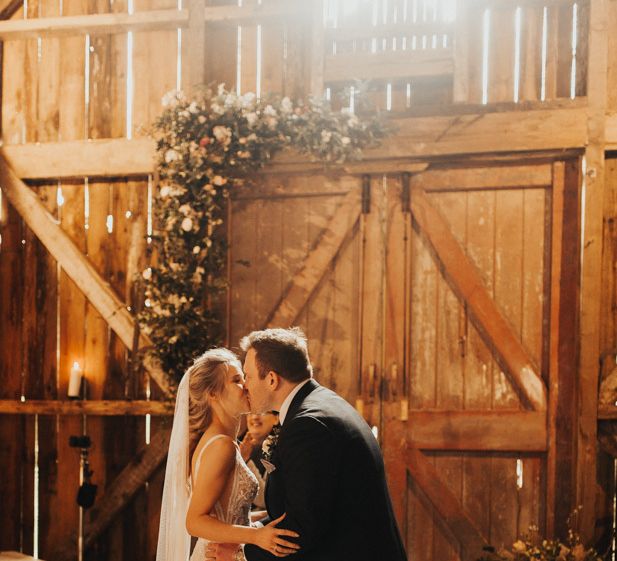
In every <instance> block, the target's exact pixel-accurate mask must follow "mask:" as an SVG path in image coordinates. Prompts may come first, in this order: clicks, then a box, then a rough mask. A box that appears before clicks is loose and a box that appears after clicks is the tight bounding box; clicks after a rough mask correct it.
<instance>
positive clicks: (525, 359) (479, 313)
mask: <svg viewBox="0 0 617 561" xmlns="http://www.w3.org/2000/svg"><path fill="white" fill-rule="evenodd" d="M411 208H412V212H413V215H414V220H415V221H416V223H417V224H418V226H419V227H420V229H421V230H422V232H423V233H424V234H425V235H426V237H427V239H428V241H429V243H430V244H431V246H432V247H433V248H434V250H435V252H436V254H437V257H438V259H439V260H440V262H441V263H442V265H443V267H444V269H445V271H444V272H445V274H446V275H447V277H448V278H449V280H450V282H451V283H452V284H453V285H454V287H455V290H456V291H457V292H458V294H459V296H460V297H461V298H462V299H463V300H464V301H465V302H466V304H467V307H468V309H469V312H470V313H471V314H472V316H473V317H474V318H475V320H476V323H477V327H478V328H479V329H480V330H481V332H482V333H483V336H484V337H485V339H486V340H488V341H490V344H491V346H492V347H493V349H494V350H495V352H496V353H497V356H498V358H499V359H500V360H501V362H502V363H503V366H504V369H505V370H506V371H507V372H506V373H507V375H508V377H509V378H510V381H511V382H512V384H513V385H514V387H515V389H516V390H517V391H518V392H519V394H520V396H521V399H522V400H523V401H524V402H525V403H526V405H527V407H531V408H533V409H536V410H543V409H545V408H546V388H545V386H544V383H543V381H542V379H541V378H540V376H539V374H538V373H537V370H536V367H535V366H534V364H533V360H532V359H531V357H530V356H529V354H528V353H527V351H526V349H524V348H523V346H522V344H521V342H520V340H519V338H518V336H517V335H516V333H514V331H513V329H512V327H511V326H510V324H509V323H508V321H507V320H506V319H505V317H504V316H503V314H502V312H501V311H500V310H499V309H498V308H497V306H496V305H495V302H494V301H493V299H492V298H491V296H490V294H489V292H488V291H487V289H486V287H485V283H484V282H483V281H482V279H481V277H480V275H479V273H478V271H477V269H476V267H475V266H474V265H473V263H472V262H471V261H470V259H469V257H468V256H467V255H466V253H465V252H464V250H463V249H462V248H461V247H460V245H459V244H458V242H457V241H456V239H455V238H454V236H453V235H452V233H451V231H450V228H449V226H448V223H447V222H446V221H445V219H444V218H443V217H442V216H441V214H440V213H439V212H438V211H437V210H436V209H435V207H434V206H433V205H432V204H431V202H430V201H429V200H428V198H427V196H426V194H425V193H424V192H423V191H422V190H420V189H416V190H414V192H413V194H412V197H411Z"/></svg>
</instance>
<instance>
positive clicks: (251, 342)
mask: <svg viewBox="0 0 617 561" xmlns="http://www.w3.org/2000/svg"><path fill="white" fill-rule="evenodd" d="M240 347H241V349H242V350H243V351H244V352H245V353H247V352H248V351H249V349H255V362H256V364H257V370H258V372H259V377H260V378H264V377H265V376H266V374H267V373H268V372H270V371H271V370H272V371H274V372H276V373H277V374H278V375H279V376H281V377H282V378H284V379H285V380H287V381H289V382H293V383H297V382H302V381H303V380H306V379H307V378H310V377H312V375H313V367H312V366H311V361H310V360H309V355H308V347H307V344H306V335H304V333H303V331H302V330H301V329H300V328H299V327H291V328H289V329H282V328H273V329H263V330H261V331H253V332H252V333H249V334H248V335H247V336H246V337H243V338H242V340H241V341H240Z"/></svg>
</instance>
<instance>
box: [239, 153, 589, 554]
mask: <svg viewBox="0 0 617 561" xmlns="http://www.w3.org/2000/svg"><path fill="white" fill-rule="evenodd" d="M579 175H580V174H579V169H578V162H576V161H573V162H547V161H543V162H541V163H524V164H523V163H516V162H505V163H504V162H502V163H500V164H499V165H481V164H476V165H474V166H469V165H467V166H463V165H459V166H455V165H453V164H450V165H449V166H448V167H445V166H444V167H440V166H438V165H434V164H433V165H431V166H430V167H428V166H426V165H419V164H415V165H414V166H413V167H412V166H410V167H409V172H408V173H397V174H388V175H381V174H379V175H378V174H372V175H362V174H354V175H339V176H326V175H322V174H321V173H318V172H315V173H310V174H309V173H307V174H305V175H302V174H298V173H296V174H291V175H282V174H278V175H271V176H269V177H267V178H266V179H265V180H264V181H263V183H262V184H261V185H260V186H258V187H256V188H255V187H253V188H252V189H251V190H250V192H249V191H248V190H247V191H245V192H243V193H238V194H237V196H236V198H235V199H234V200H233V201H232V212H231V221H230V224H231V231H230V240H231V254H230V255H231V267H230V275H231V278H230V281H231V282H230V286H231V290H230V313H229V339H230V344H231V345H232V346H233V345H235V344H237V341H238V339H239V338H240V337H241V336H242V335H243V334H246V333H247V332H248V331H250V330H252V329H259V328H262V327H265V326H267V325H273V326H287V325H299V326H301V327H302V328H303V329H304V330H305V331H306V333H307V335H308V337H309V348H310V352H311V358H312V361H313V364H314V367H315V374H316V377H317V379H318V380H319V381H320V382H321V383H322V384H324V385H326V386H328V387H331V388H332V389H334V390H336V391H337V392H339V393H340V394H341V395H342V396H343V397H345V398H346V399H347V400H348V401H349V402H350V403H352V404H353V405H355V406H356V407H357V408H358V410H359V411H360V412H361V413H362V414H363V416H364V417H365V419H366V420H367V422H368V423H369V424H370V425H371V427H372V428H373V430H374V432H375V434H376V436H377V437H378V439H379V441H380V444H381V446H382V450H383V453H384V457H385V461H386V468H387V472H388V479H389V485H390V490H391V494H392V499H393V502H394V506H395V510H396V513H397V517H398V520H399V524H400V527H401V531H402V533H403V535H404V539H405V542H406V545H407V549H408V553H409V558H410V559H416V560H419V561H424V560H426V561H428V560H437V561H438V560H442V559H444V560H446V559H447V560H450V559H459V558H460V559H464V560H467V559H475V558H476V556H478V555H479V554H480V553H481V550H482V547H483V546H485V545H487V544H491V545H494V546H496V547H501V546H503V545H508V544H511V543H512V542H513V541H514V540H515V539H516V538H517V536H520V535H522V534H524V533H526V532H527V530H528V528H529V526H530V525H535V526H538V527H539V528H540V530H541V531H543V532H544V531H545V530H546V531H547V532H548V533H549V534H551V533H553V532H558V533H563V532H562V530H563V524H564V523H565V520H566V517H567V515H568V513H569V511H570V509H571V508H572V507H573V506H574V505H573V504H571V501H572V499H571V497H572V495H573V493H572V488H573V487H572V485H573V472H572V466H573V465H574V462H573V461H572V457H573V449H574V447H573V436H572V430H571V428H570V427H571V426H572V425H571V422H572V419H573V418H574V412H575V407H576V405H575V399H574V396H575V394H574V384H575V381H574V380H575V366H576V345H575V341H574V337H575V334H576V313H575V309H576V294H577V278H578V277H577V271H578V255H579V252H578V231H579V227H578V218H577V217H578V191H579V189H578V183H579ZM549 412H550V414H549ZM558 465H559V466H560V468H559V469H560V472H559V473H560V477H559V478H557V477H556V473H557V466H558Z"/></svg>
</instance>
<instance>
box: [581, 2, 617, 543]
mask: <svg viewBox="0 0 617 561" xmlns="http://www.w3.org/2000/svg"><path fill="white" fill-rule="evenodd" d="M608 4H609V2H608V0H591V2H590V15H589V42H588V45H589V51H588V59H587V76H588V79H587V88H588V90H587V102H588V104H589V110H588V121H587V130H588V132H587V136H588V139H589V143H588V145H587V148H586V150H585V161H586V177H585V186H584V189H583V190H582V200H581V208H582V209H584V210H583V212H584V215H583V217H582V232H581V252H580V253H581V255H580V258H581V276H580V299H578V301H577V304H578V306H580V316H579V318H580V319H579V337H580V338H579V340H578V344H579V355H578V373H577V376H576V381H577V384H578V388H577V393H578V396H577V397H578V399H577V406H578V410H577V417H578V420H577V422H576V423H575V425H574V427H575V428H574V431H573V432H574V434H575V435H576V437H577V442H576V444H577V450H576V454H575V455H574V458H576V464H577V465H576V469H577V474H576V503H574V504H577V505H581V506H582V511H581V515H580V519H579V525H580V526H579V528H580V533H581V537H582V539H583V541H591V540H592V539H593V535H594V525H595V501H596V448H597V422H596V415H597V409H598V371H599V367H598V365H599V359H600V330H601V328H602V324H603V322H602V314H603V313H612V311H611V310H610V306H607V305H606V302H603V299H602V297H601V295H602V294H603V292H602V282H603V280H604V279H603V278H602V277H603V274H602V273H603V271H602V252H603V248H602V240H603V229H604V223H603V218H604V216H603V213H604V204H605V197H607V194H608V191H609V189H607V188H606V186H605V183H604V181H605V173H604V150H605V120H606V106H607V91H608V87H609V84H608V79H607V76H608V34H609V29H608V21H609V14H608ZM610 32H611V33H612V32H613V30H611V31H610ZM611 87H612V85H611ZM610 274H611V275H612V274H614V271H612V270H611V272H610ZM575 311H576V309H575V308H574V309H572V313H575Z"/></svg>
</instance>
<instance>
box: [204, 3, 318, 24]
mask: <svg viewBox="0 0 617 561" xmlns="http://www.w3.org/2000/svg"><path fill="white" fill-rule="evenodd" d="M311 4H312V3H308V2H307V3H306V4H304V7H305V8H306V10H305V9H302V7H300V6H302V4H299V3H297V2H289V1H288V0H269V1H268V2H264V3H263V4H258V3H256V2H248V3H246V4H245V5H244V6H233V5H227V6H206V10H205V12H204V16H205V19H206V22H208V23H209V24H229V25H242V24H248V25H255V24H256V23H262V22H265V21H268V20H282V19H284V18H285V19H287V18H290V17H291V18H304V17H308V15H309V13H310V12H307V10H309V9H310V8H312V5H311ZM311 11H312V10H311Z"/></svg>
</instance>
